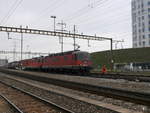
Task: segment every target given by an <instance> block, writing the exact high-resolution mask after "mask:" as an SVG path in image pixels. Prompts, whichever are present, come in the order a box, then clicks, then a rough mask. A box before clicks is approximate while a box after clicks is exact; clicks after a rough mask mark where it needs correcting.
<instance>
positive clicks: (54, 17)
mask: <svg viewBox="0 0 150 113" xmlns="http://www.w3.org/2000/svg"><path fill="white" fill-rule="evenodd" d="M51 18H53V19H54V32H55V31H56V28H55V24H56V21H55V19H56V16H51Z"/></svg>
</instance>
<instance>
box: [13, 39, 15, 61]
mask: <svg viewBox="0 0 150 113" xmlns="http://www.w3.org/2000/svg"><path fill="white" fill-rule="evenodd" d="M15 53H16V42H15V41H14V50H13V60H14V61H16V54H15Z"/></svg>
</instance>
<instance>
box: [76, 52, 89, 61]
mask: <svg viewBox="0 0 150 113" xmlns="http://www.w3.org/2000/svg"><path fill="white" fill-rule="evenodd" d="M77 59H78V60H89V59H90V55H89V53H78V54H77Z"/></svg>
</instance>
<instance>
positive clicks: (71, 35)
mask: <svg viewBox="0 0 150 113" xmlns="http://www.w3.org/2000/svg"><path fill="white" fill-rule="evenodd" d="M0 31H2V32H14V33H26V34H39V35H49V36H58V37H59V36H63V37H68V38H74V37H75V38H78V39H86V40H97V41H102V40H111V39H112V38H105V37H98V36H91V35H83V34H74V33H70V32H69V33H66V32H56V31H55V32H54V31H47V30H37V29H27V28H17V27H5V26H0Z"/></svg>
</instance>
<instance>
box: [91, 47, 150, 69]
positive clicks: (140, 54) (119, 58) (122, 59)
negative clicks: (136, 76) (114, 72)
mask: <svg viewBox="0 0 150 113" xmlns="http://www.w3.org/2000/svg"><path fill="white" fill-rule="evenodd" d="M91 58H92V60H93V63H94V66H100V67H101V66H102V65H104V64H105V65H106V66H107V68H110V51H102V52H95V53H91ZM113 60H114V63H129V62H150V47H147V48H130V49H120V50H113Z"/></svg>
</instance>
